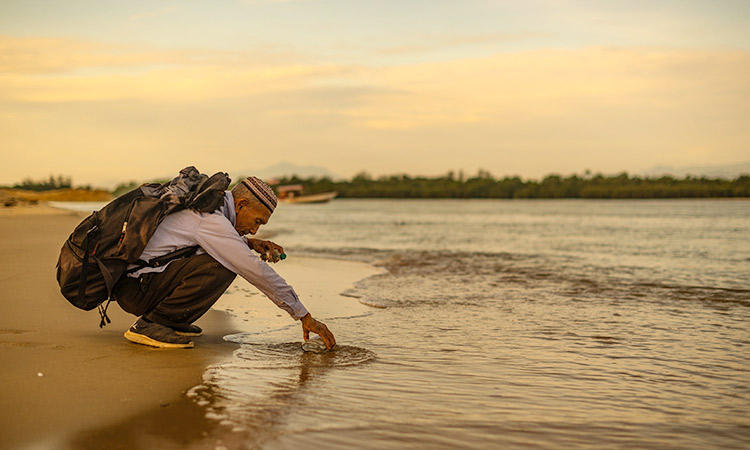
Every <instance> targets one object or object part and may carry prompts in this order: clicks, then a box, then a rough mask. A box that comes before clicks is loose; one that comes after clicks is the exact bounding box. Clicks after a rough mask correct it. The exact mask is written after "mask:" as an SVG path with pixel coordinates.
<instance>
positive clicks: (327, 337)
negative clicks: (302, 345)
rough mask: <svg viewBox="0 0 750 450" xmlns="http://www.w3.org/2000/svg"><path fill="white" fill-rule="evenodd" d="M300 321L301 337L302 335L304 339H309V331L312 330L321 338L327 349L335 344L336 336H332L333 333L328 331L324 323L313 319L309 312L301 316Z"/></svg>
mask: <svg viewBox="0 0 750 450" xmlns="http://www.w3.org/2000/svg"><path fill="white" fill-rule="evenodd" d="M300 322H302V337H304V338H305V340H308V339H310V332H311V331H312V332H313V333H315V334H317V335H318V336H320V337H321V338H322V339H323V342H324V343H325V344H326V348H328V350H330V349H332V348H333V346H334V345H336V338H334V337H333V333H331V332H330V331H328V327H327V326H326V324H324V323H323V322H318V321H317V320H315V319H313V318H312V316H311V315H310V314H309V313H308V314H307V315H305V316H304V317H303V318H301V319H300Z"/></svg>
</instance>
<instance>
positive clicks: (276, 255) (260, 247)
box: [246, 238, 284, 262]
mask: <svg viewBox="0 0 750 450" xmlns="http://www.w3.org/2000/svg"><path fill="white" fill-rule="evenodd" d="M246 240H247V245H249V246H250V248H252V249H253V250H255V251H256V252H258V253H259V254H260V259H262V260H263V261H270V262H279V261H280V260H281V255H282V254H283V253H284V248H283V247H282V246H280V245H278V244H276V243H273V242H271V241H264V240H262V239H253V238H246Z"/></svg>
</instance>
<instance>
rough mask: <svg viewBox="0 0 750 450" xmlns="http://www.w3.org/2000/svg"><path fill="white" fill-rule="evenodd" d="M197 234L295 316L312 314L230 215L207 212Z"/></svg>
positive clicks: (218, 257) (204, 245)
mask: <svg viewBox="0 0 750 450" xmlns="http://www.w3.org/2000/svg"><path fill="white" fill-rule="evenodd" d="M195 237H196V241H197V243H198V245H200V246H201V248H203V250H205V251H206V253H208V254H209V255H211V256H213V257H214V259H216V260H217V261H219V263H221V265H223V266H224V267H226V268H227V269H229V270H231V271H232V272H234V273H236V274H237V275H239V276H241V277H242V278H244V279H246V280H247V281H248V282H250V284H252V285H253V286H255V287H257V288H258V289H259V290H260V291H261V292H263V293H264V294H265V295H266V296H267V297H268V298H270V299H271V301H273V302H274V303H275V304H276V305H277V306H278V307H279V308H281V309H283V310H285V311H286V312H288V313H289V315H291V316H292V317H293V318H294V319H296V320H299V319H301V318H302V317H304V316H305V315H307V314H309V312H308V311H307V308H305V306H304V305H303V304H302V302H301V301H300V300H299V298H298V297H297V293H296V292H294V289H292V287H291V286H290V285H289V284H288V283H287V282H286V281H285V280H284V279H283V278H282V277H281V276H280V275H279V274H278V273H276V271H275V270H273V269H272V268H271V267H270V266H269V265H268V264H266V263H265V262H263V261H261V260H260V259H258V256H257V255H256V254H255V253H253V251H252V250H250V247H248V246H247V244H246V243H245V240H244V239H243V238H242V237H241V236H240V235H239V234H238V233H237V231H236V230H235V229H234V227H233V226H232V224H231V223H230V222H229V221H228V220H226V218H224V217H221V216H219V215H217V214H212V215H208V216H205V217H204V218H203V220H201V223H200V225H199V226H198V229H197V230H196V233H195Z"/></svg>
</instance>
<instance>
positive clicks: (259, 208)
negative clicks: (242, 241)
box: [234, 198, 271, 236]
mask: <svg viewBox="0 0 750 450" xmlns="http://www.w3.org/2000/svg"><path fill="white" fill-rule="evenodd" d="M234 211H235V213H236V214H237V222H236V223H235V225H234V228H235V230H237V232H238V233H239V234H240V235H241V236H244V235H246V234H255V233H257V232H258V228H260V226H261V225H264V224H266V223H268V219H270V218H271V211H269V210H268V208H266V207H265V206H263V205H262V204H260V202H258V201H257V200H255V199H253V200H249V199H246V198H241V199H235V201H234Z"/></svg>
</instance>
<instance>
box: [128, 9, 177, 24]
mask: <svg viewBox="0 0 750 450" xmlns="http://www.w3.org/2000/svg"><path fill="white" fill-rule="evenodd" d="M175 10H176V7H175V6H174V5H172V6H163V7H161V8H157V9H154V10H151V11H144V12H142V13H138V14H132V15H131V16H130V17H129V18H130V20H133V21H140V20H148V19H155V18H157V17H163V16H166V15H168V14H169V13H171V12H174V11H175Z"/></svg>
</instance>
